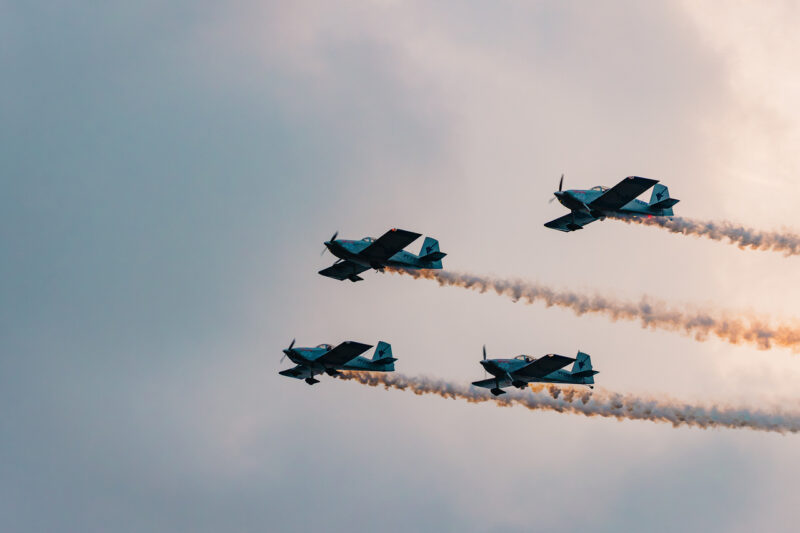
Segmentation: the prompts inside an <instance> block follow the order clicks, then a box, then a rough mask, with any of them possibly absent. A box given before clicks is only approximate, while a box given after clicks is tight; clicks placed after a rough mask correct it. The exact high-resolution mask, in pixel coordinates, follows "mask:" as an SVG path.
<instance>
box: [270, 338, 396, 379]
mask: <svg viewBox="0 0 800 533" xmlns="http://www.w3.org/2000/svg"><path fill="white" fill-rule="evenodd" d="M370 348H372V345H371V344H362V343H360V342H354V341H345V342H343V343H341V344H340V345H339V346H337V347H335V348H334V347H333V346H331V345H330V344H320V345H318V346H315V347H313V348H295V347H294V339H292V342H291V344H289V347H288V348H286V349H285V350H283V354H284V355H283V357H281V363H282V362H283V360H284V359H285V358H286V357H288V358H289V359H290V360H291V361H292V362H293V363H295V364H296V365H297V366H295V367H294V368H289V369H287V370H281V371H280V372H278V374H280V375H282V376H287V377H290V378H295V379H304V380H305V382H306V383H308V384H309V385H313V384H314V383H319V380H318V379H315V378H314V376H316V375H318V374H322V373H325V374H328V375H329V376H336V375H337V374H339V371H340V370H365V371H369V372H394V362H395V361H397V359H395V358H394V357H392V345H391V344H389V343H387V342H383V341H380V342H379V343H378V346H377V347H376V348H375V353H374V354H373V355H372V359H367V358H366V357H361V354H362V353H364V352H366V351H367V350H369V349H370Z"/></svg>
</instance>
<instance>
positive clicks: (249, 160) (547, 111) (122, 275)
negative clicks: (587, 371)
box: [0, 0, 800, 532]
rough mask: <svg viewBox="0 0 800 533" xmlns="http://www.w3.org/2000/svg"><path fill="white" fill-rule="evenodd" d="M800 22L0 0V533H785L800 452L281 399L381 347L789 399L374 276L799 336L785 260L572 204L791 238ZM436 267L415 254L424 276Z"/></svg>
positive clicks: (630, 8) (459, 7)
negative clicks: (323, 350)
mask: <svg viewBox="0 0 800 533" xmlns="http://www.w3.org/2000/svg"><path fill="white" fill-rule="evenodd" d="M798 23H800V12H798V9H797V7H796V6H795V4H794V3H793V2H772V3H770V4H769V5H766V6H765V5H755V4H753V3H750V2H744V1H741V2H725V3H721V2H713V1H705V2H688V1H687V2H678V1H673V2H648V3H642V2H633V1H614V2H604V3H603V4H602V5H600V4H595V3H589V2H577V1H567V2H564V1H560V2H555V1H552V2H550V1H542V2H523V1H511V0H508V1H506V0H501V1H496V2H475V1H468V2H464V1H461V2H453V1H443V2H436V3H431V2H422V1H399V0H396V1H392V0H382V1H377V0H376V1H355V0H343V1H341V2H324V1H319V0H299V1H295V2H268V1H256V0H239V1H234V2H227V3H223V4H220V3H218V2H208V1H206V0H200V1H197V0H195V1H191V2H190V1H186V0H177V1H174V2H170V3H168V4H164V3H160V2H153V1H149V0H144V1H140V2H125V3H123V2H103V3H96V2H62V1H52V0H51V1H47V2H42V1H37V0H33V1H26V2H18V1H8V0H5V1H4V0H0V67H2V72H3V73H4V76H3V80H2V82H0V183H2V191H3V194H0V241H1V242H2V246H0V530H2V531H10V532H23V531H24V532H39V531H41V532H45V531H54V530H58V531H81V532H93V531H120V532H127V531H131V532H133V531H151V532H161V531H164V532H167V531H170V532H173V531H187V532H188V531H191V532H204V531H209V532H210V531H220V530H227V531H241V532H249V531H309V530H325V531H352V530H378V529H380V530H384V531H409V530H419V531H530V530H532V529H533V530H537V531H600V532H605V531H609V532H610V531H619V530H648V531H659V532H660V531H664V532H668V531H686V530H700V529H702V530H705V531H726V532H727V531H752V530H755V529H759V530H769V531H776V532H778V531H793V530H794V529H795V527H794V524H795V523H796V522H797V520H798V519H800V511H799V510H798V509H797V506H796V505H795V500H796V498H795V497H794V495H795V492H796V491H795V490H794V489H795V482H796V478H797V477H798V474H800V463H798V460H797V454H796V448H797V444H796V440H797V438H798V437H797V436H792V435H788V436H781V435H777V434H771V433H759V432H752V431H746V430H723V429H718V430H701V429H692V428H673V427H672V426H670V425H667V424H656V423H652V422H644V421H621V422H620V421H616V420H613V419H598V418H586V417H582V416H577V415H572V414H560V413H553V412H530V411H527V410H525V409H523V408H520V407H514V408H501V407H498V406H494V405H491V404H480V405H472V404H467V403H464V402H458V401H453V400H444V399H441V398H437V397H429V396H415V395H412V394H408V393H406V392H400V391H384V390H381V389H373V388H367V387H363V386H360V385H358V384H356V383H352V382H339V381H335V380H333V379H330V378H328V377H327V376H325V377H322V378H321V383H319V384H317V385H315V386H314V387H308V386H307V385H306V384H305V383H303V382H301V381H296V380H291V379H287V378H284V377H282V376H279V375H278V374H277V372H278V371H279V370H281V369H283V368H285V367H286V366H287V363H283V364H281V363H280V358H281V356H282V353H281V349H283V348H285V347H286V346H287V345H288V343H289V342H290V341H291V339H292V338H296V339H297V342H298V344H299V345H306V346H308V345H316V344H319V343H323V342H327V343H332V344H336V343H338V342H341V341H344V340H357V341H361V342H367V343H370V344H374V343H377V341H379V340H385V341H388V342H391V343H392V346H393V351H394V355H395V357H397V358H398V362H397V363H396V366H397V369H398V371H400V372H403V373H405V374H408V375H429V376H434V377H438V378H446V379H449V380H452V381H454V382H458V383H464V382H468V381H472V380H475V379H480V378H482V377H483V371H482V369H481V368H480V365H479V364H478V360H479V359H480V357H481V346H482V345H483V344H486V345H487V349H488V351H489V354H490V355H498V356H501V355H514V354H518V353H529V354H531V355H540V354H543V353H560V354H564V355H574V354H575V352H577V350H579V349H580V350H583V351H585V352H588V353H590V354H591V355H592V360H593V363H594V366H595V368H596V369H598V370H600V372H601V373H600V374H599V375H598V376H597V377H596V381H597V383H598V385H599V386H602V387H603V388H605V389H607V390H610V391H615V392H620V393H631V394H648V395H654V396H657V397H664V396H667V397H670V398H675V399H677V400H678V401H681V402H686V403H687V404H691V403H702V404H714V405H723V406H727V405H731V406H738V407H751V408H770V407H774V406H779V407H781V408H783V409H786V410H789V411H797V410H800V401H798V397H797V393H796V383H797V382H798V379H800V360H798V355H797V354H793V353H791V352H790V351H789V350H785V349H772V350H766V351H765V350H758V349H756V348H754V347H751V346H731V345H729V344H726V343H724V342H722V341H719V340H716V339H710V340H708V341H706V342H698V341H696V340H694V339H692V338H689V337H685V336H681V335H679V334H675V333H671V332H665V331H654V330H645V329H642V328H641V327H640V326H639V325H638V324H636V323H631V322H622V321H620V322H611V321H609V320H607V319H606V318H604V317H601V316H582V317H578V316H575V315H574V314H572V313H571V312H569V311H566V310H560V309H555V308H549V309H548V308H545V307H544V306H541V305H533V306H525V305H521V304H518V303H517V304H515V303H513V302H511V301H509V300H508V299H506V298H502V297H499V296H496V295H491V294H477V293H473V292H470V291H464V290H462V289H458V288H440V287H438V286H437V285H436V284H435V283H433V282H430V281H424V280H413V279H410V278H406V277H399V276H392V275H388V274H380V273H375V272H368V273H365V274H364V276H363V277H364V278H365V281H363V282H359V283H356V284H352V283H349V282H341V283H340V282H336V281H334V280H331V279H327V278H323V277H321V276H319V275H317V274H316V272H317V271H318V270H320V269H321V268H324V267H326V266H328V265H329V264H330V263H331V262H332V260H333V259H332V257H331V256H330V255H328V254H326V255H325V256H322V257H320V255H319V254H320V252H321V251H322V249H323V245H322V242H323V241H324V240H326V239H327V238H329V237H330V236H331V234H333V233H334V232H335V231H339V232H340V235H341V236H342V237H343V238H354V239H357V238H361V237H363V236H366V235H371V236H375V237H377V236H379V235H380V234H382V233H383V232H384V231H385V230H387V229H389V228H391V227H401V228H404V229H409V230H412V231H417V232H420V233H424V234H425V235H431V236H434V237H435V238H437V239H439V241H440V244H441V248H442V250H443V251H444V252H446V253H447V254H448V255H447V257H446V258H445V260H444V263H445V268H447V269H452V270H457V271H461V272H473V273H480V274H487V275H497V276H500V277H511V278H520V279H526V280H531V281H535V282H539V283H544V284H548V285H552V286H553V287H555V288H570V289H574V290H580V291H587V292H594V291H597V292H600V293H603V294H609V295H613V296H616V297H619V298H625V299H638V298H640V297H641V296H642V295H643V294H646V295H649V296H652V297H654V298H658V299H661V300H665V301H667V302H669V303H670V304H674V305H676V306H683V305H686V306H689V307H691V306H698V307H702V308H711V309H725V310H733V311H737V310H741V311H749V310H752V311H754V312H756V313H758V314H759V316H763V317H773V318H776V319H789V320H793V319H794V318H795V317H796V316H797V314H798V310H797V308H796V305H797V304H796V302H797V301H798V299H800V286H798V285H797V284H796V283H793V280H794V275H795V272H796V268H797V261H798V259H797V258H796V257H794V258H793V257H788V258H787V257H784V256H783V255H781V254H779V253H772V252H757V251H743V250H739V249H738V248H736V247H735V246H731V245H729V244H725V243H719V242H712V241H708V240H700V239H696V238H691V237H684V236H679V235H673V234H669V233H667V232H664V231H660V230H658V229H656V228H649V227H639V226H629V225H625V224H621V223H614V222H613V221H610V220H607V221H604V222H598V223H595V224H592V225H591V226H589V227H587V228H586V229H585V230H583V231H580V232H574V233H570V234H563V233H560V232H555V231H550V230H548V229H546V228H544V227H543V226H542V224H543V223H544V222H546V221H548V220H551V219H552V218H556V217H557V216H560V215H561V214H562V213H563V211H564V209H563V207H561V206H560V205H559V204H558V203H557V202H555V203H551V204H549V203H548V200H549V199H550V198H551V197H552V192H553V191H554V190H555V189H556V188H557V184H558V178H559V176H560V175H561V174H562V173H564V174H565V186H567V187H576V188H588V187H591V186H593V185H597V184H604V185H613V184H614V183H616V182H617V181H619V180H620V179H622V178H623V177H625V176H629V175H638V176H646V177H649V178H654V179H659V180H661V181H662V182H663V183H665V184H667V185H668V186H669V187H670V192H671V194H672V196H674V197H676V198H679V199H680V200H681V202H680V203H679V204H678V205H677V206H676V208H675V211H676V214H679V215H682V216H687V217H696V218H700V219H704V220H715V221H723V220H729V221H732V222H736V223H740V224H744V225H747V226H750V227H754V228H758V229H765V230H773V229H774V230H779V229H781V228H788V230H790V231H792V230H794V231H798V230H800V221H798V220H797V214H796V209H795V203H796V197H797V195H798V194H800V190H799V189H798V186H797V175H798V171H800V155H798V153H797V150H796V147H797V144H798V141H800V103H799V102H798V100H797V97H796V95H797V94H798V89H800V74H799V73H798V72H797V70H796V65H797V64H798V61H800V57H798V56H799V54H800V52H798V50H800V42H798V41H799V40H800V38H798V36H797V32H796V28H797V26H798ZM414 246H415V245H412V246H411V248H410V249H411V251H414V252H416V251H417V250H416V249H415V248H414Z"/></svg>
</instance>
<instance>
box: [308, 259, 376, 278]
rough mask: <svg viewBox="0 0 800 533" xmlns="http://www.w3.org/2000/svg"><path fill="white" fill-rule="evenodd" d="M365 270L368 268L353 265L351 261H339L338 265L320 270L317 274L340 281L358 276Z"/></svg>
mask: <svg viewBox="0 0 800 533" xmlns="http://www.w3.org/2000/svg"><path fill="white" fill-rule="evenodd" d="M365 270H369V267H365V266H362V265H359V264H358V263H353V262H352V261H340V262H339V263H334V264H333V265H331V266H329V267H328V268H325V269H323V270H320V271H319V273H320V274H322V275H323V276H327V277H329V278H333V279H338V280H339V281H341V280H344V279H349V278H350V276H358V275H359V274H361V273H362V272H364V271H365Z"/></svg>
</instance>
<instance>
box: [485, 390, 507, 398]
mask: <svg viewBox="0 0 800 533" xmlns="http://www.w3.org/2000/svg"><path fill="white" fill-rule="evenodd" d="M489 392H491V393H492V394H494V395H495V396H500V395H501V394H505V393H506V391H504V390H503V389H492V390H491V391H489Z"/></svg>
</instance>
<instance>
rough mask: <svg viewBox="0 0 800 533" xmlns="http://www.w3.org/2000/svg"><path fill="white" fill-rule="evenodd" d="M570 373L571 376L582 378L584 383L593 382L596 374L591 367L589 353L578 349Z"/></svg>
mask: <svg viewBox="0 0 800 533" xmlns="http://www.w3.org/2000/svg"><path fill="white" fill-rule="evenodd" d="M570 373H571V374H572V376H573V377H576V378H584V379H585V381H584V383H594V375H595V374H597V371H596V370H593V369H592V358H591V357H590V356H589V354H588V353H583V352H580V351H579V352H578V355H576V356H575V363H573V365H572V371H571V372H570Z"/></svg>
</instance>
